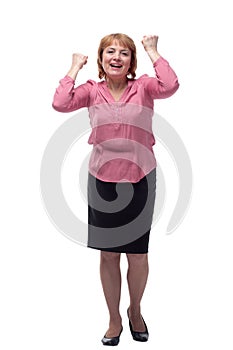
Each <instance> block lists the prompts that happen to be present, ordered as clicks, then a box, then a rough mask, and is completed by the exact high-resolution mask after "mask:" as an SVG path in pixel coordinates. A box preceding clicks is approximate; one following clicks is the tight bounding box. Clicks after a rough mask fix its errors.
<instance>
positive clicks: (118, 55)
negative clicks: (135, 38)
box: [114, 51, 120, 60]
mask: <svg viewBox="0 0 233 350" xmlns="http://www.w3.org/2000/svg"><path fill="white" fill-rule="evenodd" d="M114 58H115V59H116V60H119V59H120V52H118V51H116V52H115V53H114Z"/></svg>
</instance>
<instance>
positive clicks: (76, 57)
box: [67, 53, 88, 80]
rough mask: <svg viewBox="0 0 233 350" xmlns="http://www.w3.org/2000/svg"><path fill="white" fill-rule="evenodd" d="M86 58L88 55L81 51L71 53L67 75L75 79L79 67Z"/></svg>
mask: <svg viewBox="0 0 233 350" xmlns="http://www.w3.org/2000/svg"><path fill="white" fill-rule="evenodd" d="M87 59H88V56H84V55H83V54H81V53H73V55H72V65H71V68H70V70H69V72H68V73H67V75H68V76H69V77H71V78H72V79H74V80H75V79H76V77H77V74H78V72H79V71H80V69H82V68H83V66H84V64H86V63H87Z"/></svg>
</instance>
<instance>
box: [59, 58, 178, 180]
mask: <svg viewBox="0 0 233 350" xmlns="http://www.w3.org/2000/svg"><path fill="white" fill-rule="evenodd" d="M153 67H154V70H155V77H149V76H148V75H146V74H145V75H142V76H141V77H140V78H138V79H134V80H128V85H127V87H126V89H125V91H124V93H123V95H122V96H121V98H120V100H119V101H115V100H114V98H113V96H112V95H111V93H110V91H109V89H108V87H107V83H106V81H100V82H95V81H93V80H88V81H87V82H86V83H85V84H82V85H80V86H78V87H75V86H74V85H75V81H74V80H73V79H72V78H71V77H69V76H65V77H64V78H63V79H61V80H60V85H59V86H58V88H57V89H56V92H55V95H54V99H53V108H54V109H55V110H57V111H59V112H72V111H75V110H77V109H80V108H83V107H87V108H88V111H89V118H90V124H91V127H92V132H91V135H90V137H89V140H88V143H89V144H92V145H93V149H92V153H91V157H90V161H89V172H90V173H91V174H92V175H93V176H95V177H97V178H98V179H100V180H102V181H107V182H125V181H129V182H138V181H139V180H140V179H141V178H142V177H144V176H145V175H147V174H148V173H149V172H150V171H152V170H153V169H154V168H155V167H156V159H155V156H154V152H153V145H154V144H155V138H154V135H153V131H152V117H153V114H154V110H153V108H154V99H161V98H167V97H170V96H171V95H173V94H174V93H175V92H176V90H177V89H178V87H179V83H178V79H177V76H176V74H175V72H174V71H173V69H172V68H171V67H170V65H169V63H168V62H167V61H166V60H165V59H164V58H162V57H160V58H158V60H157V61H156V62H155V63H154V64H153Z"/></svg>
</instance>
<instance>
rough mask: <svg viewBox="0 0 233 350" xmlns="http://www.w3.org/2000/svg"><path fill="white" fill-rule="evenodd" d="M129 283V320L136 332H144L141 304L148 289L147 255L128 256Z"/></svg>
mask: <svg viewBox="0 0 233 350" xmlns="http://www.w3.org/2000/svg"><path fill="white" fill-rule="evenodd" d="M127 258H128V264H129V267H128V273H127V281H128V288H129V295H130V306H129V318H130V321H131V323H132V327H133V330H134V331H135V332H144V331H145V325H144V323H143V320H142V317H141V308H140V303H141V300H142V296H143V293H144V290H145V287H146V283H147V279H148V273H149V265H148V255H147V254H127Z"/></svg>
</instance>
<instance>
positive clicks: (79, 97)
mask: <svg viewBox="0 0 233 350" xmlns="http://www.w3.org/2000/svg"><path fill="white" fill-rule="evenodd" d="M87 58H88V57H87V56H84V55H82V54H80V53H75V54H73V56H72V65H71V67H70V69H69V71H68V73H67V74H66V76H65V77H64V78H63V79H61V80H60V82H59V86H58V87H57V89H56V91H55V94H54V97H53V103H52V106H53V108H54V109H55V110H56V111H58V112H72V111H75V110H77V109H79V108H82V107H87V105H88V100H89V93H90V84H88V82H87V83H86V84H82V85H80V86H78V87H76V88H75V87H74V84H75V80H76V78H77V75H78V72H79V71H80V69H82V67H83V66H84V64H86V63H87Z"/></svg>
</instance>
